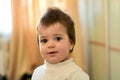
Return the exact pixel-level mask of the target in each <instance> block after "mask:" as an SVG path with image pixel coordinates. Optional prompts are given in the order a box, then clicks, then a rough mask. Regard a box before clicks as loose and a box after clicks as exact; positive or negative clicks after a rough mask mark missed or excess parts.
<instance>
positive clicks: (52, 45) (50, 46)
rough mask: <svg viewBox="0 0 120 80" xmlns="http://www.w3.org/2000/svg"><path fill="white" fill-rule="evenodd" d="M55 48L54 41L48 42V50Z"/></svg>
mask: <svg viewBox="0 0 120 80" xmlns="http://www.w3.org/2000/svg"><path fill="white" fill-rule="evenodd" d="M54 47H55V42H54V41H52V40H50V41H48V43H47V48H54Z"/></svg>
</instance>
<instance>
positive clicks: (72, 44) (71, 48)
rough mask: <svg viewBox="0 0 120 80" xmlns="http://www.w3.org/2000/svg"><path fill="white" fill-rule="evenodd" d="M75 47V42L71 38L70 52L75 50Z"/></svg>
mask: <svg viewBox="0 0 120 80" xmlns="http://www.w3.org/2000/svg"><path fill="white" fill-rule="evenodd" d="M73 48H74V43H73V41H72V40H70V52H72V51H73Z"/></svg>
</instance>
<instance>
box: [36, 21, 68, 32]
mask: <svg viewBox="0 0 120 80" xmlns="http://www.w3.org/2000/svg"><path fill="white" fill-rule="evenodd" d="M37 31H38V33H41V32H46V31H47V32H50V31H52V32H53V33H54V32H61V31H63V32H66V31H67V29H66V27H65V26H63V25H62V24H60V23H58V22H57V23H54V24H51V25H48V26H46V25H39V26H38V28H37Z"/></svg>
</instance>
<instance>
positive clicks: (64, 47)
mask: <svg viewBox="0 0 120 80" xmlns="http://www.w3.org/2000/svg"><path fill="white" fill-rule="evenodd" d="M58 49H59V51H61V53H65V54H67V53H69V50H70V49H69V46H68V45H65V44H63V45H59V47H58Z"/></svg>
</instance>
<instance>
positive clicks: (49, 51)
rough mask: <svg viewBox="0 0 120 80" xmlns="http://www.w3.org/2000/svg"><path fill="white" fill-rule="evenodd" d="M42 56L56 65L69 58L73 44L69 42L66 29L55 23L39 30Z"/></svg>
mask: <svg viewBox="0 0 120 80" xmlns="http://www.w3.org/2000/svg"><path fill="white" fill-rule="evenodd" d="M38 33H39V39H40V52H41V56H42V57H43V58H44V59H45V60H46V61H47V62H49V63H52V64H56V63H59V62H62V61H64V60H66V59H67V58H68V57H69V54H70V50H71V49H72V48H73V44H71V41H70V40H69V37H68V35H67V32H66V28H65V27H64V26H63V25H61V24H59V23H55V24H53V25H50V26H48V27H45V26H42V27H40V29H39V30H38Z"/></svg>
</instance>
